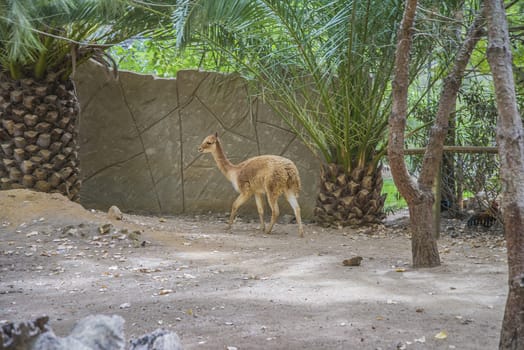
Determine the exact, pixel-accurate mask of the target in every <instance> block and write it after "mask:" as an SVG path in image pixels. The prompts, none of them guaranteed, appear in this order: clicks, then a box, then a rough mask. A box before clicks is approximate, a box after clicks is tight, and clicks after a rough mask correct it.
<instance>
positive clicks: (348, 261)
mask: <svg viewBox="0 0 524 350" xmlns="http://www.w3.org/2000/svg"><path fill="white" fill-rule="evenodd" d="M361 261H362V257H361V256H354V257H352V258H350V259H345V260H344V261H342V265H344V266H360V262H361Z"/></svg>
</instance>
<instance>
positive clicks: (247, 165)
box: [198, 133, 304, 237]
mask: <svg viewBox="0 0 524 350" xmlns="http://www.w3.org/2000/svg"><path fill="white" fill-rule="evenodd" d="M198 151H199V152H201V153H211V154H212V155H213V158H214V159H215V162H216V163H217V166H218V169H220V171H221V172H222V174H224V176H225V177H226V178H227V179H228V180H229V181H230V182H231V184H232V185H233V188H234V189H235V190H236V191H237V192H238V193H240V195H239V196H238V197H237V199H235V201H234V202H233V205H232V207H231V215H230V217H229V222H228V227H229V228H231V225H232V224H233V221H234V219H235V217H236V213H237V211H238V208H240V206H241V205H242V204H244V203H245V202H246V201H247V200H248V199H249V198H251V196H253V195H255V202H256V205H257V211H258V216H259V218H260V226H261V230H262V231H265V223H264V203H263V197H262V195H263V194H264V193H265V194H266V197H267V201H268V203H269V206H270V208H271V222H270V223H269V227H268V229H267V231H265V232H266V233H267V234H269V233H271V229H272V228H273V225H274V224H275V222H276V221H277V218H278V215H279V213H280V212H279V208H278V198H279V197H280V195H282V194H284V195H285V197H286V199H287V201H288V202H289V204H290V205H291V208H293V211H294V213H295V218H296V221H297V224H298V233H299V235H300V237H304V230H303V228H302V220H301V218H300V206H299V205H298V201H297V198H298V193H299V191H300V177H299V175H298V169H297V167H296V166H295V164H294V163H293V162H292V161H291V160H289V159H287V158H284V157H280V156H274V155H263V156H258V157H253V158H249V159H247V160H245V161H243V162H241V163H238V164H233V163H231V162H230V161H229V159H227V156H226V154H225V153H224V150H223V149H222V145H221V143H220V139H219V138H218V133H215V134H211V135H209V136H207V137H206V138H205V139H204V141H202V144H201V145H200V147H198Z"/></svg>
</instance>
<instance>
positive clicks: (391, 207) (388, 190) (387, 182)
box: [382, 179, 408, 213]
mask: <svg viewBox="0 0 524 350" xmlns="http://www.w3.org/2000/svg"><path fill="white" fill-rule="evenodd" d="M382 194H387V197H386V202H385V203H384V212H385V213H388V212H392V211H396V210H399V209H404V208H407V206H408V205H407V203H406V200H405V199H404V198H402V196H401V195H400V193H399V192H398V190H397V187H396V186H395V183H394V182H393V179H384V184H383V186H382Z"/></svg>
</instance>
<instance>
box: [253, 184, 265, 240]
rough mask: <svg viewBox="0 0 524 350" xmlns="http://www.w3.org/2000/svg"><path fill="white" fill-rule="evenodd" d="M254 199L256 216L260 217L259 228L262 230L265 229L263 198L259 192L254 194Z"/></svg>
mask: <svg viewBox="0 0 524 350" xmlns="http://www.w3.org/2000/svg"><path fill="white" fill-rule="evenodd" d="M255 201H256V203H257V210H258V217H259V218H260V230H262V232H264V231H265V230H266V224H265V222H264V198H263V197H262V195H261V194H258V193H257V194H255Z"/></svg>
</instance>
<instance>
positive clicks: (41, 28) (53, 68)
mask: <svg viewBox="0 0 524 350" xmlns="http://www.w3.org/2000/svg"><path fill="white" fill-rule="evenodd" d="M0 14H1V15H0V72H7V73H8V74H9V75H10V76H11V77H12V78H14V79H20V78H22V77H35V78H37V79H41V78H43V77H44V75H45V74H46V73H47V72H55V73H56V72H58V73H60V74H61V76H62V77H63V78H67V77H69V74H70V73H71V72H72V70H73V69H74V66H75V65H76V64H81V63H83V62H85V61H86V60H87V59H88V58H90V57H95V58H98V59H99V60H104V58H105V56H104V50H105V49H106V48H108V47H110V46H111V45H114V44H115V43H119V42H121V41H123V40H125V39H127V38H130V37H132V36H134V35H137V34H138V33H144V32H148V31H151V30H153V29H155V30H158V28H159V27H160V25H161V23H162V21H164V22H165V21H167V20H169V19H170V18H169V17H168V16H165V15H164V14H163V13H161V12H159V11H156V10H155V9H154V8H152V7H149V6H146V5H143V4H141V3H140V4H139V3H135V2H134V1H131V0H118V1H115V0H56V1H48V0H16V1H8V0H0Z"/></svg>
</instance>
